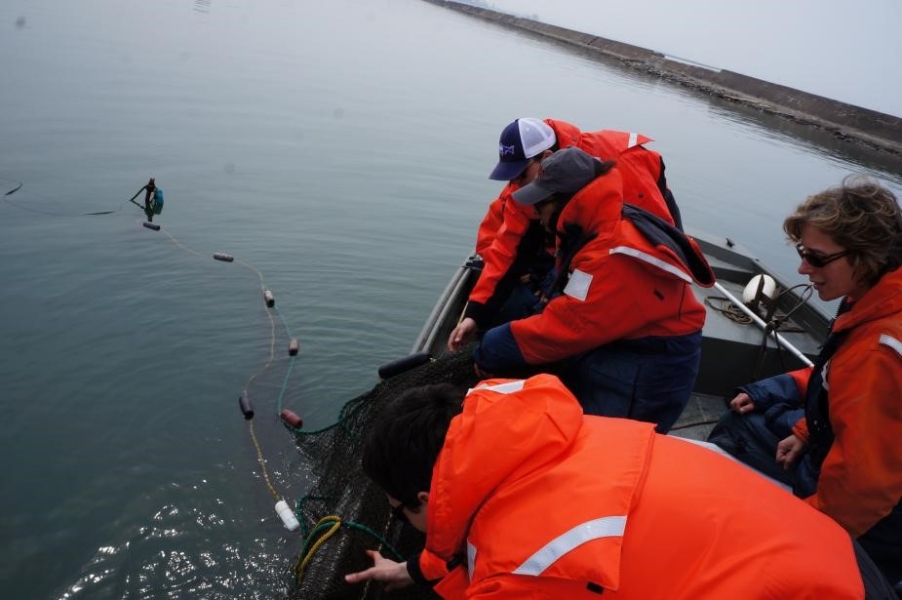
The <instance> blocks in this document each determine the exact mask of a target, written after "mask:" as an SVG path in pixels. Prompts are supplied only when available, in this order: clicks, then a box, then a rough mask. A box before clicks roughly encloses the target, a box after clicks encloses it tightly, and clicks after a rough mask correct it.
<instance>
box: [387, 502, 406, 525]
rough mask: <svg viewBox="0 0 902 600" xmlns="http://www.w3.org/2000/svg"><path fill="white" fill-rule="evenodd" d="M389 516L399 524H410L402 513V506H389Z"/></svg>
mask: <svg viewBox="0 0 902 600" xmlns="http://www.w3.org/2000/svg"><path fill="white" fill-rule="evenodd" d="M389 506H391V505H389ZM391 516H392V517H394V518H395V519H397V520H398V521H400V522H401V523H410V519H408V518H407V513H405V512H404V505H403V504H395V505H394V506H391Z"/></svg>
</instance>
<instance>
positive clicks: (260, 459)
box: [247, 419, 282, 502]
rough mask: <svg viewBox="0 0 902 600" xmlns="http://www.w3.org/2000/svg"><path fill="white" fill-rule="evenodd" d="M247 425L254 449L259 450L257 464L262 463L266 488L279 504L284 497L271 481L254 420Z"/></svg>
mask: <svg viewBox="0 0 902 600" xmlns="http://www.w3.org/2000/svg"><path fill="white" fill-rule="evenodd" d="M247 424H248V428H249V430H250V432H251V440H253V442H254V447H255V448H256V449H257V462H258V463H260V470H261V471H263V479H264V480H265V481H266V487H268V488H269V492H270V493H271V494H272V495H273V497H274V498H275V499H276V501H277V502H278V501H279V500H281V499H282V497H281V496H279V492H277V491H276V488H275V486H273V484H272V481H270V479H269V472H268V471H267V470H266V460H264V458H263V450H262V449H261V448H260V442H258V441H257V433H256V432H255V431H254V420H253V419H249V420H248V422H247Z"/></svg>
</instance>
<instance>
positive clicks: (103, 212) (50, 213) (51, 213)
mask: <svg viewBox="0 0 902 600" xmlns="http://www.w3.org/2000/svg"><path fill="white" fill-rule="evenodd" d="M0 181H8V182H10V183H15V184H17V185H16V187H14V188H12V189H11V190H9V191H8V192H6V193H4V194H3V198H2V200H3V202H5V203H7V204H9V205H10V206H14V207H15V208H18V209H19V210H25V211H28V212H32V213H36V214H39V215H47V216H50V217H95V216H98V215H111V214H113V213H117V212H119V211H120V210H122V207H123V206H125V205H126V204H127V203H128V202H131V200H125V201H124V202H122V203H121V204H120V205H119V208H117V209H116V210H101V211H97V212H89V213H65V212H57V211H50V210H41V209H39V208H32V207H30V206H23V205H21V204H18V203H16V202H13V201H12V200H10V199H9V198H8V196H12V195H13V194H15V193H16V192H18V191H19V190H20V189H21V188H22V186H23V185H24V184H23V183H22V182H21V181H18V180H15V179H8V178H6V177H0ZM142 189H143V188H142ZM38 199H39V200H40V199H41V198H40V197H38ZM136 206H137V205H136Z"/></svg>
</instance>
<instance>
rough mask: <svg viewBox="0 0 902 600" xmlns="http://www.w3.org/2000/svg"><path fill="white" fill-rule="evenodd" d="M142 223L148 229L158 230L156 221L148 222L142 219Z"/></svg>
mask: <svg viewBox="0 0 902 600" xmlns="http://www.w3.org/2000/svg"><path fill="white" fill-rule="evenodd" d="M142 225H144V226H145V227H147V228H148V229H153V230H154V231H159V230H160V226H159V225H157V224H156V223H149V222H147V221H144V223H142Z"/></svg>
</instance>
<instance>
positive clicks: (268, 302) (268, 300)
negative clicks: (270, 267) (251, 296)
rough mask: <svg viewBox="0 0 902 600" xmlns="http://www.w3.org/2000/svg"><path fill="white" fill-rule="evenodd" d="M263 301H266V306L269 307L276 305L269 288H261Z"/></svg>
mask: <svg viewBox="0 0 902 600" xmlns="http://www.w3.org/2000/svg"><path fill="white" fill-rule="evenodd" d="M263 301H264V302H266V306H268V307H270V308H272V307H273V306H275V305H276V299H275V298H273V297H272V292H270V291H269V290H263Z"/></svg>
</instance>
